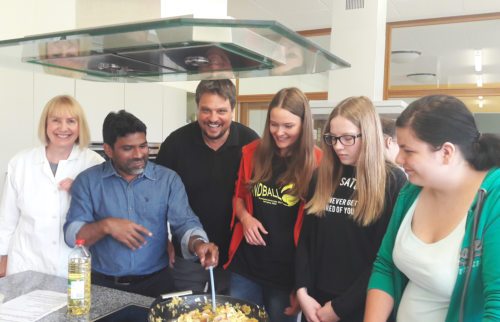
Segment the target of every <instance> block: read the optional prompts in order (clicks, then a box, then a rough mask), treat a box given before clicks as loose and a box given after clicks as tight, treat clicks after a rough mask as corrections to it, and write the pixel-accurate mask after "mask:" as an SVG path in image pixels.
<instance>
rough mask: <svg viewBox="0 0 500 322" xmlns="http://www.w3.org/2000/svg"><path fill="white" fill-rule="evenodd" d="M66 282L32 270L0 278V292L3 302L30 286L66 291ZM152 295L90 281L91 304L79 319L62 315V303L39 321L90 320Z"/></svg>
mask: <svg viewBox="0 0 500 322" xmlns="http://www.w3.org/2000/svg"><path fill="white" fill-rule="evenodd" d="M67 285H68V282H67V280H66V279H64V278H61V277H57V276H52V275H47V274H42V273H38V272H33V271H27V272H23V273H18V274H14V275H10V276H7V277H4V278H0V293H1V294H3V295H4V296H5V298H4V302H7V301H9V300H12V299H13V298H16V297H18V296H20V295H23V294H26V293H29V292H31V291H34V290H37V289H39V290H50V291H57V292H62V293H66V292H67V287H68V286H67ZM153 300H154V299H153V298H151V297H146V296H142V295H137V294H133V293H127V292H123V291H118V290H114V289H111V288H107V287H102V286H97V285H92V304H91V308H90V315H89V316H88V317H84V318H82V319H75V318H69V317H68V316H67V315H66V310H67V308H66V306H65V307H63V308H61V309H59V310H58V311H56V312H53V313H51V314H49V315H47V316H45V317H44V318H43V319H41V320H39V321H42V322H59V321H92V320H94V319H96V318H98V317H100V316H102V315H105V314H107V313H109V312H111V311H114V310H116V309H118V308H120V307H122V306H124V305H127V304H132V303H133V304H139V305H142V306H150V305H151V303H153Z"/></svg>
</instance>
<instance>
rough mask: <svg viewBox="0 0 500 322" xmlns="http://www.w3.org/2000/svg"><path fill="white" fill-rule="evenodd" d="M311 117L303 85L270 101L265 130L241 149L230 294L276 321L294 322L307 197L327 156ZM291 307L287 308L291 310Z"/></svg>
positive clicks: (229, 264)
mask: <svg viewBox="0 0 500 322" xmlns="http://www.w3.org/2000/svg"><path fill="white" fill-rule="evenodd" d="M312 133H313V127H312V117H311V112H310V108H309V104H308V101H307V98H306V97H305V95H304V94H303V93H302V92H301V91H300V90H299V89H297V88H285V89H282V90H281V91H279V92H278V93H277V94H276V95H275V96H274V98H273V100H272V101H271V104H270V106H269V110H268V113H267V119H266V125H265V130H264V134H263V137H262V139H261V140H257V141H254V142H252V143H250V144H248V145H246V146H245V147H243V150H242V159H241V164H240V170H239V176H238V182H237V184H236V188H235V198H234V214H233V216H234V217H233V218H234V219H237V222H236V224H235V226H234V231H233V236H232V240H231V245H230V248H229V261H228V263H227V264H226V265H225V267H229V269H230V270H231V272H232V275H231V287H230V295H231V296H233V297H237V298H242V299H246V300H248V301H251V302H254V303H256V304H259V305H263V306H264V307H265V309H266V311H267V312H268V314H269V317H270V320H271V321H273V322H280V321H296V319H297V318H296V313H297V310H298V305H297V303H296V301H294V302H295V308H294V307H293V303H292V304H291V303H290V295H291V294H292V293H293V298H295V297H294V292H292V291H293V288H294V258H295V246H296V244H297V242H298V233H299V232H300V227H301V224H302V214H303V208H304V200H305V196H306V194H307V190H308V184H309V181H310V179H311V177H312V174H313V171H314V169H315V168H316V166H317V164H318V163H319V159H320V157H321V151H320V149H318V148H316V147H315V146H314V140H313V135H312ZM285 311H286V312H285Z"/></svg>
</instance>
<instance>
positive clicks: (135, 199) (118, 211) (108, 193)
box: [64, 161, 207, 276]
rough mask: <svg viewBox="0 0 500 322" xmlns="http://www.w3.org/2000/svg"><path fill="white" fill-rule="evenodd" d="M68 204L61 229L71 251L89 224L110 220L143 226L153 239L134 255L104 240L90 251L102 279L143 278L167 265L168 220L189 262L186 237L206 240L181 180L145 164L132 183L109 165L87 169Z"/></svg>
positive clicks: (108, 238) (72, 191) (108, 240)
mask: <svg viewBox="0 0 500 322" xmlns="http://www.w3.org/2000/svg"><path fill="white" fill-rule="evenodd" d="M71 195H72V199H71V205H70V208H69V211H68V214H67V218H66V223H65V225H64V236H65V240H66V243H67V244H68V245H69V246H70V247H74V245H75V239H76V234H77V233H78V231H79V230H80V229H81V228H82V226H83V225H85V224H87V223H92V222H96V221H99V220H102V219H105V218H108V217H114V218H123V219H128V220H131V221H133V222H135V223H137V224H140V225H142V226H144V227H146V228H147V229H148V230H149V231H151V232H152V233H153V236H151V237H149V236H146V237H145V238H146V244H145V245H143V246H142V247H141V248H139V249H136V250H135V251H132V250H131V249H130V248H128V247H127V246H125V245H124V244H122V243H120V242H119V241H117V240H115V239H114V238H113V237H112V236H105V237H104V238H102V239H101V240H99V241H98V242H96V243H95V244H94V245H92V246H91V247H90V251H91V253H92V270H94V271H97V272H99V273H102V274H106V275H113V276H126V275H145V274H150V273H153V272H156V271H158V270H160V269H163V268H165V267H166V266H167V265H168V254H167V250H166V245H167V238H168V237H167V220H168V221H169V222H170V227H171V231H172V234H173V235H174V236H175V237H176V238H178V239H179V240H181V241H182V245H183V247H182V253H183V256H184V257H186V258H192V257H193V255H192V254H190V252H189V250H188V247H187V245H188V242H189V238H190V237H191V236H192V235H199V236H202V237H204V238H207V236H206V234H205V232H204V231H203V228H202V225H201V223H200V221H199V219H198V217H197V216H196V215H195V214H194V213H193V211H192V210H191V207H190V206H189V203H188V199H187V195H186V191H185V189H184V185H183V184H182V181H181V179H180V178H179V176H178V175H177V174H176V173H175V172H174V171H172V170H170V169H167V168H165V167H162V166H159V165H156V164H154V163H152V162H148V163H147V164H146V167H145V169H144V172H143V173H142V174H141V175H139V176H137V178H135V179H134V180H132V181H131V182H127V181H126V180H125V179H123V178H122V177H121V176H120V175H119V174H118V173H117V172H116V170H115V169H114V167H113V165H112V163H111V161H107V162H104V163H102V164H100V165H97V166H94V167H92V168H89V169H87V170H85V171H83V172H82V173H80V175H79V176H78V177H77V178H76V179H75V181H74V182H73V185H72V188H71Z"/></svg>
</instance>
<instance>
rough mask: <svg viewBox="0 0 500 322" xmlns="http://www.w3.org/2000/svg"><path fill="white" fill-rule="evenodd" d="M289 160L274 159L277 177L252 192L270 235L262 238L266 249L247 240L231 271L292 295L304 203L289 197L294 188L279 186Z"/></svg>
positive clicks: (254, 201)
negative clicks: (296, 230) (295, 238)
mask: <svg viewBox="0 0 500 322" xmlns="http://www.w3.org/2000/svg"><path fill="white" fill-rule="evenodd" d="M286 163H287V159H286V158H281V157H278V156H275V157H273V163H272V166H273V177H272V178H271V180H270V181H269V182H261V183H259V184H257V185H255V187H254V188H253V189H252V191H251V193H252V196H253V210H254V213H253V215H254V217H255V218H256V219H257V220H259V221H260V222H261V223H262V225H263V226H264V228H265V229H266V230H267V232H268V234H267V235H265V234H261V235H262V237H263V239H264V241H265V242H266V246H253V245H249V244H247V243H246V241H245V240H244V239H243V241H242V242H241V245H240V247H239V248H238V251H237V253H236V255H235V257H234V259H233V262H232V263H231V270H232V271H234V272H236V273H238V274H241V275H243V276H245V277H248V278H250V279H252V280H254V281H256V282H259V283H262V284H264V285H267V286H271V287H276V288H280V289H283V290H286V291H289V290H291V289H292V288H293V284H294V256H295V246H294V242H293V229H294V226H295V221H296V219H297V215H298V209H299V204H300V200H299V199H298V198H297V197H294V196H291V195H288V194H287V191H289V190H290V188H291V184H285V185H283V186H277V184H276V180H277V178H278V177H279V176H280V175H281V174H283V173H284V171H285V170H286Z"/></svg>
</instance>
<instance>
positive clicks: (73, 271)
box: [68, 256, 91, 315]
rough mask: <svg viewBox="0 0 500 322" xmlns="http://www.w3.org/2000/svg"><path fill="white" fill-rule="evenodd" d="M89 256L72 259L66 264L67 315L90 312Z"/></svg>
mask: <svg viewBox="0 0 500 322" xmlns="http://www.w3.org/2000/svg"><path fill="white" fill-rule="evenodd" d="M90 267H91V265H90V256H89V257H73V258H71V256H70V259H69V263H68V314H69V315H83V314H87V313H89V311H90Z"/></svg>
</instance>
